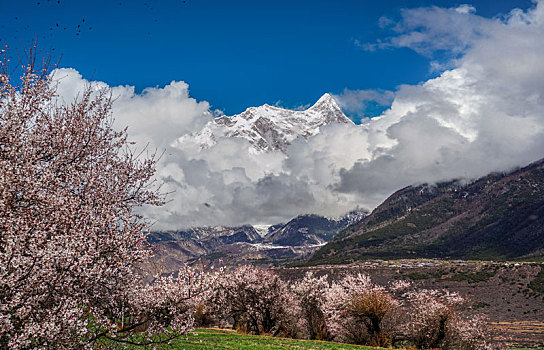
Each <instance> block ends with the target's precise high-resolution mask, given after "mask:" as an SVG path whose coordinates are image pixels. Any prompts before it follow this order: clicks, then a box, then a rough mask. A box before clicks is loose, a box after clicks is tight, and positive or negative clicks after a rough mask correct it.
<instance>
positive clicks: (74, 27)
mask: <svg viewBox="0 0 544 350" xmlns="http://www.w3.org/2000/svg"><path fill="white" fill-rule="evenodd" d="M178 2H179V3H183V4H185V3H187V1H186V0H179V1H178ZM47 3H49V4H47ZM35 5H36V6H42V7H43V6H47V5H49V6H50V5H57V6H60V5H62V3H61V0H46V1H44V0H41V1H36V3H35ZM118 6H126V5H124V4H123V2H119V3H118ZM131 6H134V3H131ZM143 6H144V7H145V8H146V9H147V10H148V11H154V7H153V6H152V5H151V4H150V3H149V2H144V3H143ZM23 16H24V15H21V16H15V17H13V20H14V21H16V22H19V23H20V22H23V21H24V17H23ZM153 21H154V22H158V21H159V19H158V18H157V17H156V16H153ZM97 25H99V24H97ZM16 28H17V29H15V31H14V32H13V33H12V34H11V38H9V37H7V36H6V34H7V33H6V29H7V26H6V25H5V24H1V25H0V43H1V42H2V41H8V39H9V40H10V41H11V40H15V41H18V40H20V39H21V36H25V37H27V35H28V34H29V33H30V31H31V30H32V29H33V28H32V27H31V24H30V23H25V24H24V26H20V25H16ZM59 30H61V31H67V32H70V31H71V32H72V33H73V35H74V36H75V37H80V36H81V35H82V34H83V31H92V30H93V26H92V25H90V24H89V23H88V22H87V21H86V19H85V18H84V17H82V18H81V21H78V22H76V23H73V24H71V25H66V24H61V23H58V22H55V23H52V24H51V25H50V26H49V30H48V31H45V32H42V34H41V35H39V36H38V35H36V34H35V33H30V34H33V35H34V37H33V40H34V39H47V38H48V37H53V36H54V35H55V34H56V31H59ZM23 34H24V35H23ZM147 35H151V31H148V32H147Z"/></svg>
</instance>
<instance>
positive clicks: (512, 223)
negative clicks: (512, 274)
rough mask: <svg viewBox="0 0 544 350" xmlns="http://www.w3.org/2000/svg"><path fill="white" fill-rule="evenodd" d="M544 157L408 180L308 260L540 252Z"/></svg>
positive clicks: (530, 255) (543, 244)
mask: <svg viewBox="0 0 544 350" xmlns="http://www.w3.org/2000/svg"><path fill="white" fill-rule="evenodd" d="M543 255H544V160H541V161H538V162H535V163H533V164H531V165H529V166H527V167H525V168H523V169H519V170H516V171H513V172H511V173H508V174H491V175H488V176H486V177H483V178H481V179H479V180H477V181H475V182H472V183H470V184H463V183H461V182H459V181H452V182H447V183H441V184H436V185H420V186H410V187H407V188H404V189H401V190H399V191H397V192H396V193H394V194H393V195H391V196H390V197H389V198H388V199H387V200H386V201H385V202H383V203H382V204H381V205H380V206H378V207H377V208H376V209H375V210H374V211H373V212H372V213H371V215H369V216H367V217H366V218H364V219H363V220H361V221H360V222H358V223H356V224H354V225H351V226H350V227H348V228H346V229H344V230H343V231H341V232H340V233H339V234H338V235H337V236H336V237H335V238H334V239H333V241H331V242H329V243H328V244H326V245H325V246H323V247H322V248H321V249H320V250H319V251H317V252H316V253H315V254H314V256H313V257H312V258H311V259H310V263H311V264H319V263H341V262H350V261H356V260H365V259H375V258H378V259H396V258H415V257H418V258H419V257H429V258H462V259H482V260H508V259H541V257H542V256H543Z"/></svg>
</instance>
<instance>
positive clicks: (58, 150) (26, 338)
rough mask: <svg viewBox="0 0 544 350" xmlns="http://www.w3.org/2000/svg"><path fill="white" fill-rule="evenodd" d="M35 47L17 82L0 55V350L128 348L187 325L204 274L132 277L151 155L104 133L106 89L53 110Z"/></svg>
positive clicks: (140, 246)
mask: <svg viewBox="0 0 544 350" xmlns="http://www.w3.org/2000/svg"><path fill="white" fill-rule="evenodd" d="M34 52H35V51H32V50H31V51H30V57H31V60H30V63H29V64H26V65H24V66H22V74H21V77H20V80H18V79H17V80H16V79H15V78H14V77H12V76H11V72H12V71H10V67H9V65H8V58H7V57H8V56H7V53H6V51H5V50H2V53H1V54H2V58H1V59H0V348H3V349H4V348H9V349H26V348H72V349H73V348H85V347H92V346H93V344H94V343H96V342H97V341H102V340H103V339H106V338H111V339H116V340H119V341H124V342H137V341H136V340H135V339H136V338H129V337H128V335H129V334H131V332H134V331H136V330H146V329H150V330H151V331H153V332H154V331H162V330H166V329H167V328H166V327H173V328H179V330H181V331H182V332H183V331H186V330H188V329H189V328H190V327H191V318H190V315H189V313H188V312H187V307H188V302H189V300H190V299H191V298H192V297H193V296H194V294H195V293H196V292H197V291H198V290H202V289H205V288H203V287H204V285H203V283H195V280H202V279H201V278H200V277H198V276H196V275H195V274H194V273H193V272H189V271H182V272H181V274H180V276H179V278H178V279H170V280H164V279H159V280H157V284H155V285H154V286H153V285H152V286H147V285H145V284H144V283H143V282H142V279H141V278H140V276H139V275H138V274H137V273H136V272H135V267H136V266H137V264H139V263H140V262H142V261H144V260H145V259H147V258H148V257H149V255H150V252H149V248H148V246H147V243H146V234H145V230H146V223H145V221H144V220H143V218H142V217H140V216H139V215H137V214H135V212H134V209H135V208H137V207H139V206H142V205H160V204H161V203H162V198H161V195H160V193H159V192H158V189H157V187H156V186H154V184H153V182H152V180H151V178H152V176H153V173H154V169H155V160H154V159H153V157H140V156H137V155H135V154H134V153H133V152H132V151H131V148H130V147H129V144H128V142H127V135H126V133H125V132H124V131H115V130H114V129H113V127H112V123H113V120H112V118H111V113H110V111H111V103H112V102H111V99H110V98H109V96H108V95H107V93H105V92H93V91H92V90H91V88H88V89H87V90H86V91H84V92H83V93H82V94H81V95H80V96H79V98H78V99H77V101H74V102H72V103H71V104H68V105H67V104H57V103H56V102H55V101H56V98H55V97H56V96H55V93H56V91H55V86H54V84H53V83H52V81H51V80H50V78H49V75H48V70H47V65H43V67H41V68H37V66H36V64H35V55H34ZM18 69H21V67H18ZM18 78H19V77H18ZM159 289H160V290H159ZM191 290H193V291H192V292H190V291H191ZM131 339H132V340H131ZM138 339H139V341H142V342H144V343H145V342H154V341H156V340H157V339H156V338H153V339H151V338H146V337H140V338H138ZM105 344H112V342H111V341H107V342H106V343H105Z"/></svg>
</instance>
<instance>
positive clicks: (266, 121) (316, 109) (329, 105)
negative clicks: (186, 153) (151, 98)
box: [177, 93, 353, 153]
mask: <svg viewBox="0 0 544 350" xmlns="http://www.w3.org/2000/svg"><path fill="white" fill-rule="evenodd" d="M330 123H352V124H353V122H352V121H351V120H350V119H349V118H348V117H346V115H345V114H344V113H343V112H342V110H341V108H340V107H339V106H338V104H337V103H336V101H335V100H334V97H332V95H331V94H329V93H325V94H324V95H323V96H321V98H320V99H319V100H318V101H317V102H316V103H314V105H312V106H311V107H309V108H307V109H305V110H291V109H286V108H281V107H277V106H271V105H268V104H264V105H262V106H258V107H249V108H247V109H246V110H245V111H244V112H242V113H240V114H236V115H233V116H221V117H218V118H215V119H214V120H212V121H210V122H208V123H207V124H206V125H205V126H204V127H203V128H202V130H200V131H197V132H194V133H191V134H187V135H183V136H181V137H180V138H178V140H177V143H179V144H182V143H185V144H193V145H196V146H197V148H199V149H201V150H203V149H207V148H210V147H212V146H213V145H215V144H216V143H217V140H218V139H219V138H221V137H234V138H241V139H246V140H248V141H249V143H250V144H251V150H250V151H251V152H253V153H263V152H271V151H281V152H283V153H285V152H286V151H287V147H288V146H289V144H291V142H293V141H294V140H295V139H296V138H297V137H303V138H306V139H307V138H309V137H311V136H314V135H316V134H317V133H319V128H320V127H322V126H324V125H327V124H330Z"/></svg>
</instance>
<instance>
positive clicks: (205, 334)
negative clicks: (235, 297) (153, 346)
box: [164, 329, 381, 350]
mask: <svg viewBox="0 0 544 350" xmlns="http://www.w3.org/2000/svg"><path fill="white" fill-rule="evenodd" d="M167 348H169V349H176V350H177V349H179V350H182V349H185V350H208V349H210V350H211V349H240V350H246V349H247V350H249V349H267V350H268V349H270V350H272V349H289V348H293V349H316V350H317V349H337V350H342V349H359V350H370V349H381V348H375V347H368V346H358V345H351V344H341V343H331V342H324V341H317V340H299V339H287V338H275V337H267V336H256V335H246V334H239V333H237V332H235V331H232V330H225V329H197V330H196V331H194V332H193V333H189V334H188V335H187V339H185V338H181V339H177V340H175V341H174V342H172V345H171V347H164V349H167Z"/></svg>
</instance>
